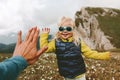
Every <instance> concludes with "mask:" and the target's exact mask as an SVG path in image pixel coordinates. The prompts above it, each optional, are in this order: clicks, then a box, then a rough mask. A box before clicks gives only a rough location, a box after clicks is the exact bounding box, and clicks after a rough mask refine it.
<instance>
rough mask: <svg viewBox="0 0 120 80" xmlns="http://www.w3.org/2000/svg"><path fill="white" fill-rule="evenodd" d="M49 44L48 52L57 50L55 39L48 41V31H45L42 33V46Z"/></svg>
mask: <svg viewBox="0 0 120 80" xmlns="http://www.w3.org/2000/svg"><path fill="white" fill-rule="evenodd" d="M44 46H48V49H47V50H46V52H47V53H50V52H55V40H51V41H50V42H48V33H43V34H41V35H40V48H42V47H44Z"/></svg>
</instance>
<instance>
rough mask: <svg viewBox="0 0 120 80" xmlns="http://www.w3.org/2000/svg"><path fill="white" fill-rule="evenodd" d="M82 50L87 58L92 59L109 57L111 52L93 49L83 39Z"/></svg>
mask: <svg viewBox="0 0 120 80" xmlns="http://www.w3.org/2000/svg"><path fill="white" fill-rule="evenodd" d="M81 51H82V53H83V55H84V56H85V57H87V58H92V59H109V58H110V53H109V52H97V51H93V50H91V49H90V48H89V47H88V46H87V45H86V44H85V43H84V42H83V41H81Z"/></svg>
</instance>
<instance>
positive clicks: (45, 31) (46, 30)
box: [42, 28, 50, 34]
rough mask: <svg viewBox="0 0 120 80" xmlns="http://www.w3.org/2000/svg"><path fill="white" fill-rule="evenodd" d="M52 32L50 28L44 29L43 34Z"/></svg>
mask: <svg viewBox="0 0 120 80" xmlns="http://www.w3.org/2000/svg"><path fill="white" fill-rule="evenodd" d="M49 32H50V28H42V33H48V34H49Z"/></svg>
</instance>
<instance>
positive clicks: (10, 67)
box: [0, 56, 28, 80]
mask: <svg viewBox="0 0 120 80" xmlns="http://www.w3.org/2000/svg"><path fill="white" fill-rule="evenodd" d="M27 65H28V64H27V62H26V60H25V59H24V58H23V57H21V56H15V57H12V58H9V59H6V60H5V61H3V62H1V63H0V80H16V78H17V76H18V75H19V73H20V72H21V71H22V70H24V69H25V68H26V67H27Z"/></svg>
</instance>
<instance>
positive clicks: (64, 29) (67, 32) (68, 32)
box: [58, 26, 73, 39]
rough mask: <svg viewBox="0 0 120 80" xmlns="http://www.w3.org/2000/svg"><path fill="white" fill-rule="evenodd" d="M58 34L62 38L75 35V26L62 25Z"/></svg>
mask: <svg viewBox="0 0 120 80" xmlns="http://www.w3.org/2000/svg"><path fill="white" fill-rule="evenodd" d="M58 35H59V37H60V38H61V39H68V38H70V37H72V36H73V28H72V27H71V26H61V27H59V31H58Z"/></svg>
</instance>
